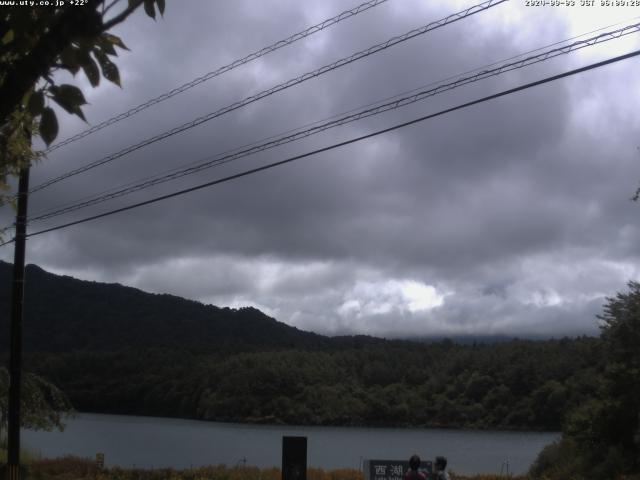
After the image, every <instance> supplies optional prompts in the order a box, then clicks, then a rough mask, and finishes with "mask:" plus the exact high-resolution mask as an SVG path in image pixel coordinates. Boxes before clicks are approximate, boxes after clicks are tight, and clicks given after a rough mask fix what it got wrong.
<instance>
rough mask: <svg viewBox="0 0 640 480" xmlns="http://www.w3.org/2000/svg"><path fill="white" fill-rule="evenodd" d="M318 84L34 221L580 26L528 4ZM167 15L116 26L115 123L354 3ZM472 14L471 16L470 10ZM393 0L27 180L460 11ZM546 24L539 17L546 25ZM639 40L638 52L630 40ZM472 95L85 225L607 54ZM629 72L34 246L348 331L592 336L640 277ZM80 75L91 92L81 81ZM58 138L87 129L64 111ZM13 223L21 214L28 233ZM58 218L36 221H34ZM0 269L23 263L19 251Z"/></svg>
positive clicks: (105, 273)
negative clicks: (614, 299) (613, 302)
mask: <svg viewBox="0 0 640 480" xmlns="http://www.w3.org/2000/svg"><path fill="white" fill-rule="evenodd" d="M512 3H513V4H509V5H506V6H504V8H503V6H499V7H496V8H495V9H493V10H491V11H488V12H485V13H483V14H479V15H477V16H475V17H473V18H471V19H468V20H465V21H461V22H457V23H456V24H453V25H451V26H448V27H446V28H443V29H440V30H438V31H436V32H432V33H430V34H428V35H425V36H423V37H420V38H417V39H414V40H412V41H410V42H407V43H405V44H403V45H400V46H397V47H394V48H392V49H389V50H388V51H386V52H383V53H381V54H378V55H375V56H372V57H370V58H368V59H366V60H363V61H361V62H357V63H355V64H353V65H350V66H348V67H345V68H343V69H340V70H338V71H336V72H332V73H330V74H327V75H326V76H323V77H321V78H318V79H314V80H311V81H309V82H307V83H305V84H303V85H299V86H297V87H294V88H292V89H289V90H287V91H285V92H281V93H279V94H277V95H274V96H272V97H269V98H268V99H265V100H263V101H261V102H258V103H256V104H253V105H251V106H248V107H247V108H244V109H241V110H239V111H236V112H233V113H230V114H228V115H225V116H224V117H222V118H219V119H216V120H213V121H211V122H209V123H207V124H205V125H202V126H200V127H197V128H194V129H192V130H190V131H188V132H185V133H184V134H181V135H179V136H175V137H172V138H171V139H167V140H165V141H162V142H159V143H157V144H155V145H152V146H150V147H148V148H146V149H143V150H139V151H137V152H135V153H133V154H131V155H128V156H127V157H125V158H122V159H118V160H116V161H114V162H113V163H112V164H110V165H108V166H105V167H102V168H98V169H95V170H93V171H92V172H89V173H87V174H84V175H81V176H77V177H74V178H73V179H70V180H68V181H65V182H61V183H60V184H57V185H55V186H52V187H51V188H50V189H47V190H45V191H42V192H40V193H38V194H35V195H33V198H32V203H31V212H32V213H37V212H41V211H43V210H46V209H48V208H51V207H54V206H58V205H60V204H64V203H66V202H73V201H75V200H77V199H78V198H81V197H83V196H86V195H89V194H92V193H95V192H96V191H100V190H103V189H106V188H111V187H112V186H114V185H119V184H123V183H127V182H131V181H132V180H135V179H140V178H144V177H146V176H148V175H150V174H155V173H157V172H160V171H163V170H167V169H171V168H175V167H177V166H180V165H184V164H185V163H189V162H193V161H195V160H197V159H201V158H204V157H206V156H207V155H212V154H215V153H220V152H224V151H227V150H229V149H232V148H237V147H238V146H241V145H244V144H247V143H250V142H254V141H256V140H259V139H262V138H265V137H268V136H270V135H274V134H278V133H280V132H284V131H287V130H288V129H291V128H295V127H298V126H300V125H304V124H306V123H309V122H312V121H316V120H319V119H321V118H325V117H327V116H330V115H335V114H337V113H340V112H344V111H346V110H349V109H352V108H355V107H358V106H361V105H364V104H367V103H370V102H372V101H376V100H379V99H382V98H385V97H388V96H391V95H395V94H397V93H400V92H402V91H406V90H410V89H413V88H417V87H419V86H422V85H426V84H428V83H430V82H433V81H436V80H441V79H443V78H446V77H448V76H451V75H453V74H456V73H461V72H464V71H468V70H470V69H472V68H476V67H479V66H481V65H484V64H487V63H491V62H494V61H497V60H500V59H504V58H508V57H511V56H513V55H516V54H520V53H522V52H524V51H527V50H531V49H534V48H537V47H539V46H542V45H546V44H550V43H553V42H556V41H558V40H562V39H564V38H567V37H569V36H571V35H572V34H570V33H569V27H570V26H571V28H574V27H575V25H574V23H572V22H574V20H575V19H574V18H572V17H571V16H569V17H563V16H561V15H560V14H559V13H557V12H556V11H551V10H544V9H542V10H540V9H539V10H538V11H536V12H533V11H529V10H526V9H525V10H523V8H524V7H522V6H519V5H517V2H512ZM229 5H231V4H228V5H227V4H216V5H215V7H214V6H213V4H211V5H206V6H205V5H203V4H201V3H200V2H195V1H193V2H186V1H185V2H180V3H179V8H178V3H177V2H174V3H170V4H169V5H168V6H167V13H166V17H165V18H164V19H163V20H159V21H158V22H156V23H154V22H151V21H150V20H149V19H147V18H146V17H145V16H144V15H142V14H140V15H137V16H136V17H135V18H134V19H132V21H130V22H128V23H127V24H126V25H124V26H122V27H121V28H120V29H119V32H118V33H119V34H121V35H122V37H123V38H124V40H125V42H126V43H127V44H128V45H129V46H130V47H131V48H132V50H133V52H132V53H123V54H122V56H121V57H120V60H119V62H120V63H119V65H120V68H121V71H122V76H123V83H124V89H122V90H120V89H118V88H117V87H113V86H109V85H101V87H100V88H99V89H96V90H91V91H89V89H88V86H87V85H86V83H85V84H83V85H84V87H85V90H87V97H88V99H89V101H90V103H91V105H90V106H89V107H88V108H87V114H88V118H90V119H91V121H92V122H98V121H100V120H102V119H105V118H108V117H109V116H111V115H114V114H117V113H120V112H121V111H123V110H126V109H127V108H129V107H130V106H131V105H133V104H136V103H139V102H141V101H144V100H146V99H148V98H151V97H153V96H155V95H157V94H160V93H163V92H164V91H167V90H170V89H171V88H173V87H175V86H176V85H178V84H181V83H183V82H184V81H187V80H189V79H191V78H195V77H196V76H198V75H201V74H202V73H204V72H206V71H210V70H213V69H214V68H216V67H217V66H220V65H223V64H225V63H228V62H230V61H232V60H234V59H236V58H239V57H242V56H243V55H245V54H246V53H248V52H250V51H253V50H256V49H258V48H260V47H262V46H264V45H266V44H268V43H271V42H273V41H275V40H277V39H279V38H282V37H284V36H286V35H288V34H290V33H293V32H294V31H298V30H301V29H303V28H304V27H305V26H307V25H309V24H311V23H314V22H317V21H319V20H321V19H322V18H326V17H327V16H330V15H332V14H334V12H338V11H340V10H343V9H345V8H346V6H345V4H344V3H343V2H337V1H336V2H304V3H291V2H284V1H279V2H270V3H269V4H268V5H267V4H266V3H262V2H250V1H242V2H234V4H233V8H230V7H229ZM459 8H462V3H460V6H459ZM451 9H452V7H451V4H450V3H449V2H442V3H437V2H436V4H434V5H431V4H430V5H428V6H427V5H426V4H424V3H421V2H399V1H396V0H391V1H390V2H388V3H387V4H385V5H384V6H380V7H377V8H376V9H373V10H371V11H370V12H367V13H364V14H362V15H360V16H358V17H356V18H354V19H352V20H348V21H346V22H343V23H341V24H339V25H338V26H336V27H334V28H332V29H328V30H327V31H324V32H322V33H320V34H318V35H316V36H314V37H312V38H310V39H307V40H305V41H303V42H300V44H296V45H295V46H291V47H287V48H285V49H283V50H281V51H279V52H277V53H276V54H273V55H271V56H267V57H264V58H263V59H260V60H259V61H257V62H255V63H253V64H250V65H247V66H244V67H242V68H240V69H238V70H236V71H234V72H231V73H230V74H228V75H224V76H222V77H220V78H217V79H215V80H213V81H210V82H207V83H205V84H203V85H200V86H198V87H196V88H194V89H192V90H190V91H189V92H187V93H184V94H182V95H179V96H178V97H175V98H173V99H171V100H169V101H167V102H165V103H163V104H161V105H158V106H156V107H153V108H151V109H149V110H146V111H145V112H143V113H141V114H140V115H138V116H136V117H134V118H132V119H130V120H127V121H124V122H120V123H119V124H117V125H115V126H113V127H111V128H109V129H105V130H103V131H100V132H98V133H97V134H96V135H92V136H91V137H89V138H87V139H84V140H82V141H79V142H76V143H74V144H72V145H70V146H68V147H65V148H61V149H59V150H58V151H56V152H55V153H53V154H52V155H51V156H50V158H48V159H46V160H44V161H43V162H41V164H39V165H38V166H37V167H36V168H34V169H33V170H34V172H33V180H32V184H37V183H39V182H41V181H43V180H45V179H47V178H50V177H51V176H54V175H57V174H60V173H61V172H63V171H66V170H69V169H71V168H75V167H77V166H79V165H82V164H84V163H87V162H89V161H92V160H95V159H97V158H100V157H102V156H104V155H107V154H110V153H113V152H114V151H117V150H118V149H120V148H123V147H125V146H128V145H130V144H132V143H136V142H137V141H139V140H141V139H143V138H147V137H150V136H153V135H155V134H157V133H158V132H160V131H163V130H166V129H169V128H172V127H173V126H175V125H178V124H180V123H182V122H185V121H189V120H190V119H192V118H194V117H196V116H200V115H203V114H205V113H208V112H211V111H214V110H216V109H218V108H221V107H223V106H225V105H227V104H229V103H232V102H234V101H237V100H240V99H242V98H244V97H246V96H248V95H252V94H253V93H255V92H257V91H260V90H262V89H265V88H269V87H270V86H272V85H274V84H276V83H278V82H281V81H284V80H286V79H288V78H291V77H293V76H296V75H299V74H301V73H304V72H306V71H309V70H312V69H314V68H317V67H318V66H320V65H323V64H326V63H329V62H332V61H334V60H336V59H338V58H340V57H343V56H345V55H347V54H349V53H352V52H354V51H357V50H359V49H362V48H365V47H367V46H369V45H371V44H373V43H376V42H379V41H382V40H384V39H386V38H388V37H390V36H392V35H397V34H399V33H403V32H404V31H407V30H409V29H411V28H415V27H417V26H420V25H422V24H425V23H427V22H428V21H429V20H435V19H438V18H440V17H442V16H444V15H446V14H448V13H450V11H451ZM543 10H544V11H543ZM633 42H634V44H635V45H637V44H638V41H637V39H636V40H633ZM589 52H591V53H590V54H588V55H587V54H586V53H585V54H577V55H575V54H574V55H572V56H567V57H560V58H557V59H554V60H553V61H551V62H549V63H548V64H547V63H545V64H542V65H538V66H535V67H530V68H527V69H522V70H518V71H516V72H512V73H510V74H507V75H505V76H501V77H496V78H493V79H490V80H487V81H484V82H481V83H478V84H474V85H469V86H467V87H463V88H460V89H456V90H453V91H451V92H448V93H446V94H443V95H440V96H438V97H434V98H432V99H430V100H428V101H425V102H421V103H419V104H416V105H413V106H411V107H408V108H406V109H403V110H400V111H397V112H393V113H389V114H385V115H384V116H382V117H380V118H370V119H367V120H364V121H362V122H358V123H356V124H352V125H349V126H346V127H341V128H338V129H334V130H330V131H328V132H325V133H323V134H321V135H318V136H314V137H311V138H309V139H307V140H305V141H303V142H299V143H295V144H291V145H288V146H284V147H279V148H277V149H274V150H271V151H268V152H264V153H261V154H259V155H256V156H255V157H251V158H246V159H242V160H239V161H236V162H232V163H230V164H228V165H225V166H222V167H219V168H214V169H211V170H210V171H206V172H201V173H199V174H198V175H194V176H192V177H186V178H184V179H182V180H179V181H174V182H171V183H169V184H165V185H162V186H158V187H155V188H153V189H150V190H147V191H144V192H141V193H139V194H135V195H131V196H129V197H125V198H123V199H119V200H116V201H113V202H110V203H108V204H105V205H102V206H96V207H92V208H90V209H87V210H86V211H81V212H76V213H74V214H69V215H68V216H65V217H61V218H60V221H69V220H73V219H77V218H82V217H83V216H85V215H88V214H95V213H99V212H102V211H106V210H107V209H109V208H113V207H117V206H123V205H126V204H128V203H130V202H133V201H139V200H144V199H146V198H149V197H150V196H151V195H158V194H162V193H168V192H171V191H174V190H177V189H179V188H184V187H188V186H191V185H194V184H196V183H200V182H204V181H207V180H211V179H215V178H220V177H222V176H224V175H229V174H232V173H236V172H239V171H241V170H243V169H245V168H250V167H252V166H258V165H263V164H266V163H268V162H271V161H276V160H280V159H282V158H286V157H287V156H290V155H295V154H299V153H303V152H306V151H310V150H312V149H314V148H319V147H322V146H325V145H328V144H331V143H334V142H338V141H341V140H344V139H348V138H351V137H353V136H356V135H360V134H364V133H367V132H370V131H372V130H374V129H377V128H384V127H387V126H389V125H392V124H394V123H398V122H401V121H405V120H407V119H410V118H415V117H417V116H421V115H425V114H427V113H432V112H435V111H438V110H440V109H443V108H447V107H450V106H453V105H456V104H459V103H462V102H465V101H469V100H472V99H475V98H478V97H480V96H483V95H488V94H491V93H495V92H497V91H500V90H503V89H506V88H510V87H513V86H516V85H519V84H521V83H524V82H527V81H532V80H535V79H539V78H542V77H544V76H546V75H549V74H552V73H557V72H560V71H564V70H567V69H569V68H574V67H575V66H578V65H582V64H585V63H587V62H590V61H594V60H595V59H600V58H605V57H607V56H610V55H611V54H612V50H605V49H599V50H589ZM639 76H640V74H638V73H637V72H635V71H634V70H633V64H632V63H625V64H621V65H617V66H613V67H607V68H606V69H602V70H599V71H597V72H590V73H586V74H584V75H581V76H579V77H576V78H573V79H568V80H562V81H560V82H556V83H554V84H551V85H546V86H542V87H538V88H536V89H531V90H527V91H525V92H521V93H518V94H516V95H513V96H510V97H506V98H502V99H498V100H496V101H492V102H490V103H486V104H483V105H478V106H475V107H472V108H469V109H465V110H462V111H458V112H454V113H452V114H449V115H447V116H443V117H440V118H437V119H433V120H430V121H427V122H424V123H421V124H418V125H414V126H411V127H408V128H405V129H402V130H399V131H396V132H392V133H389V134H386V135H384V136H380V137H376V138H374V139H370V140H367V141H365V142H361V143H358V144H355V145H351V146H348V147H344V148H341V149H338V150H334V151H331V152H327V153H324V154H321V155H318V156H314V157H312V158H307V159H305V160H302V161H300V162H298V163H296V164H292V165H289V166H286V167H281V168H278V169H275V170H271V171H268V172H263V173H260V174H257V175H254V176H251V177H247V178H243V179H239V180H235V181H233V182H229V183H227V184H223V185H219V186H217V187H214V188H211V189H207V190H203V191H199V192H194V193H192V194H189V195H186V196H183V197H180V198H175V199H172V200H168V201H165V202H162V203H159V204H156V205H153V206H148V207H143V208H141V209H137V210H133V211H130V212H126V213H122V214H119V215H115V216H112V217H108V218H105V219H101V220H97V221H95V222H91V223H87V224H84V225H80V226H75V227H71V228H69V229H66V230H61V231H58V232H54V233H51V234H46V235H43V236H40V237H34V238H33V239H31V240H30V241H29V244H30V247H29V254H28V259H29V261H30V262H33V263H39V264H40V265H42V266H43V267H44V268H48V269H51V270H53V271H56V272H60V273H67V274H72V275H76V276H78V277H80V278H87V279H93V280H100V281H118V282H120V283H124V284H127V285H133V286H136V287H139V288H142V289H145V290H150V291H154V292H168V293H173V294H176V295H181V296H185V297H188V298H194V299H198V300H201V301H203V302H205V303H214V304H218V305H232V306H240V305H245V304H251V305H255V306H257V307H259V308H262V309H264V310H265V311H266V312H267V313H269V314H271V315H273V316H275V317H276V318H278V319H279V320H282V321H285V322H287V323H290V324H293V325H296V326H298V327H300V328H305V329H309V330H314V331H318V332H323V333H329V334H340V333H369V334H375V335H383V336H405V335H421V336H426V335H447V334H480V333H492V334H507V335H509V334H513V335H562V334H578V333H590V334H593V333H595V332H596V331H597V328H596V323H595V317H594V315H595V313H597V312H598V311H599V310H600V307H601V305H602V303H603V301H604V297H605V296H607V295H612V294H614V293H615V291H617V290H621V289H623V288H624V285H625V283H626V282H627V281H628V280H629V279H633V278H635V279H637V278H639V277H640V275H639V272H638V269H637V267H636V265H637V264H638V259H639V257H640V247H638V245H640V228H639V227H638V225H637V218H638V217H637V215H638V208H639V207H638V205H637V204H635V203H633V202H630V201H629V197H630V196H631V195H632V194H633V192H634V190H635V188H636V187H637V181H638V179H639V178H640V166H639V161H638V160H639V158H640V153H638V151H637V150H636V147H637V146H638V144H639V141H638V139H637V131H638V127H639V125H638V123H639V122H640V121H639V120H638V119H637V115H636V112H637V101H636V100H635V97H634V96H633V95H632V92H631V91H630V90H629V85H633V84H636V83H637V81H638V80H640V79H639V78H638V77H639ZM80 81H81V82H83V80H81V79H80ZM61 119H62V122H61V124H62V132H63V136H68V135H71V134H73V133H75V132H77V131H80V130H82V129H83V128H85V126H84V125H82V124H81V123H80V122H78V121H76V120H74V119H71V118H68V117H62V116H61ZM10 214H11V212H10V211H4V212H2V218H3V219H4V220H5V221H7V222H8V221H10V216H11V215H10ZM56 224H57V220H56V221H49V222H42V223H41V224H33V225H32V226H31V227H30V228H31V229H32V230H31V231H35V230H37V229H39V228H43V227H46V226H52V225H56ZM2 255H3V258H5V259H8V258H10V255H11V252H10V251H9V250H7V249H5V250H4V251H3V252H2Z"/></svg>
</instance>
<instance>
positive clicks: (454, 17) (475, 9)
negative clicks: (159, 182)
mask: <svg viewBox="0 0 640 480" xmlns="http://www.w3.org/2000/svg"><path fill="white" fill-rule="evenodd" d="M506 1H508V0H487V1H485V2H482V3H480V4H478V5H474V6H472V7H469V8H467V9H465V10H463V11H460V12H457V13H454V14H451V15H449V16H447V17H445V18H443V19H440V20H437V21H435V22H431V23H429V24H427V25H424V26H422V27H420V28H416V29H414V30H411V31H409V32H407V33H405V34H403V35H399V36H396V37H393V38H390V39H389V40H387V41H385V42H382V43H378V44H376V45H374V46H372V47H369V48H367V49H365V50H361V51H359V52H357V53H354V54H352V55H350V56H348V57H344V58H342V59H340V60H337V61H335V62H333V63H330V64H328V65H325V66H323V67H320V68H318V69H316V70H313V71H311V72H307V73H305V74H303V75H300V76H298V77H296V78H293V79H290V80H288V81H286V82H284V83H280V84H278V85H276V86H274V87H271V88H269V89H267V90H263V91H262V92H260V93H257V94H255V95H252V96H250V97H247V98H245V99H243V100H240V101H238V102H235V103H232V104H231V105H228V106H226V107H224V108H221V109H219V110H216V111H215V112H212V113H209V114H207V115H203V116H201V117H198V118H196V119H194V120H192V121H190V122H187V123H184V124H182V125H180V126H178V127H175V128H172V129H171V130H167V131H165V132H163V133H160V134H158V135H155V136H153V137H151V138H148V139H146V140H143V141H141V142H139V143H136V144H135V145H131V146H129V147H127V148H125V149H123V150H120V151H119V152H116V153H113V154H111V155H108V156H106V157H103V158H101V159H99V160H96V161H93V162H91V163H89V164H87V165H84V166H82V167H79V168H76V169H74V170H71V171H69V172H66V173H64V174H62V175H60V176H58V177H55V178H52V179H50V180H47V181H45V182H44V183H41V184H40V185H37V186H35V187H33V188H32V189H31V190H30V191H29V193H35V192H37V191H39V190H42V189H44V188H46V187H48V186H50V185H53V184H55V183H58V182H60V181H62V180H65V179H67V178H69V177H73V176H75V175H78V174H80V173H83V172H86V171H88V170H91V169H93V168H96V167H98V166H100V165H104V164H105V163H109V162H112V161H113V160H116V159H117V158H121V157H123V156H125V155H127V154H129V153H132V152H134V151H136V150H139V149H141V148H143V147H146V146H148V145H151V144H152V143H155V142H158V141H160V140H164V139H165V138H168V137H171V136H173V135H176V134H178V133H181V132H184V131H185V130H189V129H191V128H194V127H196V126H198V125H201V124H203V123H205V122H208V121H210V120H213V119H214V118H217V117H220V116H222V115H224V114H226V113H229V112H231V111H234V110H237V109H239V108H242V107H245V106H247V105H249V104H251V103H253V102H256V101H258V100H261V99H263V98H265V97H268V96H270V95H273V94H274V93H277V92H280V91H282V90H285V89H287V88H290V87H293V86H295V85H298V84H301V83H303V82H306V81H307V80H310V79H312V78H316V77H318V76H320V75H323V74H325V73H327V72H330V71H332V70H335V69H337V68H340V67H343V66H345V65H348V64H350V63H353V62H355V61H357V60H360V59H362V58H365V57H368V56H370V55H373V54H375V53H378V52H380V51H382V50H385V49H387V48H390V47H392V46H394V45H397V44H399V43H402V42H405V41H407V40H409V39H412V38H414V37H417V36H419V35H423V34H425V33H427V32H430V31H432V30H435V29H437V28H441V27H443V26H445V25H448V24H451V23H454V22H456V21H458V20H462V19H463V18H466V17H469V16H471V15H474V14H476V13H479V12H482V11H485V10H487V9H489V8H491V7H494V6H496V5H499V4H501V3H504V2H506Z"/></svg>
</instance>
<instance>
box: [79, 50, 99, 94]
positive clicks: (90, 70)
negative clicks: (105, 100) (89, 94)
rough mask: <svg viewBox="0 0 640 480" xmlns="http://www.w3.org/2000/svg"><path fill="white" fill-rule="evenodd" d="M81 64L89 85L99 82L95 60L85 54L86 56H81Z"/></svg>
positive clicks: (95, 84) (94, 85) (93, 85)
mask: <svg viewBox="0 0 640 480" xmlns="http://www.w3.org/2000/svg"><path fill="white" fill-rule="evenodd" d="M81 66H82V70H83V71H84V74H85V75H86V76H87V78H88V79H89V83H91V86H92V87H97V86H98V85H99V84H100V72H99V71H98V65H97V64H96V62H95V60H94V59H93V58H91V56H90V55H89V54H87V56H86V58H84V57H83V58H81Z"/></svg>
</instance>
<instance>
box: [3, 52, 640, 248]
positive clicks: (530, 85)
mask: <svg viewBox="0 0 640 480" xmlns="http://www.w3.org/2000/svg"><path fill="white" fill-rule="evenodd" d="M638 55H640V50H635V51H633V52H631V53H627V54H625V55H619V56H617V57H613V58H610V59H607V60H603V61H601V62H597V63H592V64H590V65H587V66H584V67H580V68H576V69H573V70H569V71H567V72H564V73H560V74H557V75H553V76H551V77H546V78H543V79H541V80H537V81H534V82H530V83H526V84H524V85H520V86H518V87H514V88H510V89H508V90H503V91H501V92H499V93H495V94H493V95H488V96H486V97H482V98H480V99H477V100H473V101H470V102H466V103H463V104H460V105H457V106H455V107H451V108H447V109H445V110H441V111H439V112H436V113H432V114H429V115H425V116H422V117H419V118H416V119H413V120H409V121H407V122H403V123H399V124H396V125H394V126H391V127H388V128H384V129H382V130H377V131H375V132H372V133H368V134H366V135H362V136H359V137H355V138H352V139H350V140H346V141H344V142H340V143H335V144H333V145H329V146H327V147H323V148H319V149H317V150H313V151H311V152H307V153H303V154H301V155H296V156H294V157H290V158H287V159H285V160H280V161H278V162H274V163H270V164H268V165H263V166H261V167H257V168H252V169H250V170H245V171H244V172H240V173H237V174H235V175H230V176H228V177H224V178H221V179H218V180H213V181H210V182H206V183H202V184H200V185H196V186H194V187H190V188H186V189H183V190H179V191H177V192H173V193H170V194H167V195H161V196H159V197H155V198H152V199H149V200H145V201H143V202H138V203H134V204H131V205H127V206H125V207H121V208H116V209H113V210H110V211H108V212H104V213H100V214H97V215H92V216H90V217H85V218H83V219H80V220H75V221H73V222H68V223H64V224H61V225H57V226H55V227H51V228H46V229H44V230H40V231H37V232H33V233H30V234H28V235H27V237H34V236H36V235H42V234H44V233H48V232H53V231H56V230H61V229H63V228H67V227H71V226H73V225H79V224H81V223H86V222H89V221H92V220H97V219H99V218H103V217H107V216H110V215H114V214H116V213H120V212H124V211H127V210H132V209H135V208H138V207H142V206H145V205H150V204H152V203H157V202H159V201H162V200H166V199H169V198H172V197H177V196H180V195H184V194H187V193H190V192H194V191H196V190H201V189H203V188H207V187H211V186H213V185H217V184H220V183H224V182H228V181H230V180H235V179H237V178H241V177H245V176H248V175H252V174H254V173H258V172H261V171H264V170H269V169H271V168H274V167H278V166H281V165H284V164H287V163H291V162H294V161H296V160H300V159H302V158H306V157H310V156H312V155H317V154H319V153H323V152H327V151H329V150H334V149H336V148H339V147H343V146H346V145H350V144H352V143H356V142H360V141H362V140H365V139H368V138H372V137H375V136H378V135H382V134H383V133H388V132H391V131H394V130H398V129H400V128H404V127H407V126H409V125H413V124H416V123H420V122H423V121H425V120H429V119H432V118H435V117H439V116H441V115H445V114H447V113H451V112H454V111H456V110H462V109H464V108H468V107H471V106H473V105H478V104H480V103H484V102H488V101H489V100H494V99H496V98H499V97H504V96H506V95H510V94H513V93H516V92H520V91H523V90H527V89H529V88H533V87H537V86H539V85H543V84H546V83H550V82H553V81H556V80H559V79H561V78H566V77H569V76H572V75H577V74H578V73H582V72H586V71H588V70H592V69H595V68H600V67H603V66H605V65H609V64H612V63H615V62H619V61H622V60H626V59H628V58H632V57H636V56H638ZM13 241H14V240H10V241H8V242H4V243H2V244H0V246H3V245H7V244H8V243H12V242H13Z"/></svg>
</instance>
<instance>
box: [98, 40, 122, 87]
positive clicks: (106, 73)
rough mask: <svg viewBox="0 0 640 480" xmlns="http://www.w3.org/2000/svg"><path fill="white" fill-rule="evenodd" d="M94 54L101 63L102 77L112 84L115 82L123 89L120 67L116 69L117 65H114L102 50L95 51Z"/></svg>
mask: <svg viewBox="0 0 640 480" xmlns="http://www.w3.org/2000/svg"><path fill="white" fill-rule="evenodd" d="M93 53H94V55H95V56H96V58H97V59H98V63H100V69H101V70H102V76H103V77H104V78H106V79H107V80H109V81H110V82H113V83H115V84H116V85H118V86H119V87H121V85H120V72H119V71H118V67H116V64H115V63H113V62H112V61H111V60H109V57H107V56H106V55H105V53H104V52H103V51H102V50H99V49H95V50H94V51H93Z"/></svg>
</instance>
